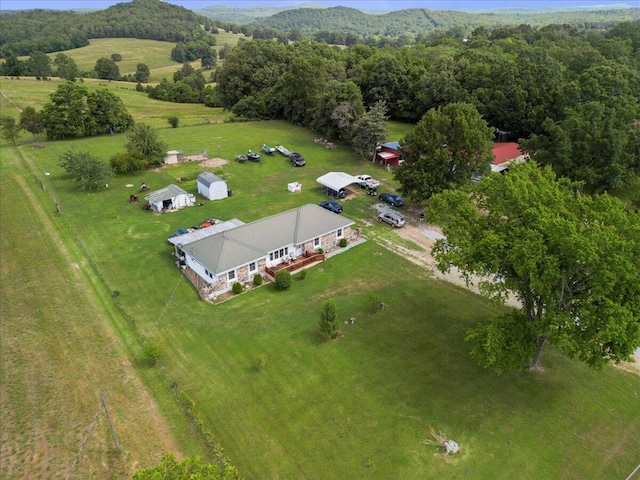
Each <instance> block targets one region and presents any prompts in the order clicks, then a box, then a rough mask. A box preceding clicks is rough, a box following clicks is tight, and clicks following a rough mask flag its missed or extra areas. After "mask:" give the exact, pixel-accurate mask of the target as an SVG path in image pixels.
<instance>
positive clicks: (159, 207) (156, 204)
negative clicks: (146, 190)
mask: <svg viewBox="0 0 640 480" xmlns="http://www.w3.org/2000/svg"><path fill="white" fill-rule="evenodd" d="M144 198H146V199H147V201H148V202H149V205H150V206H151V208H152V209H153V211H155V212H157V213H162V212H167V211H171V210H178V209H180V208H183V207H190V206H192V205H193V204H194V202H195V198H194V196H193V195H192V194H190V193H187V191H186V190H183V189H182V188H180V187H179V186H177V185H169V186H167V187H164V188H161V189H160V190H156V191H155V192H151V193H150V194H149V195H147V196H145V197H144Z"/></svg>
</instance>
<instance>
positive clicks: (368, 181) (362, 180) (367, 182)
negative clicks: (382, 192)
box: [356, 174, 380, 189]
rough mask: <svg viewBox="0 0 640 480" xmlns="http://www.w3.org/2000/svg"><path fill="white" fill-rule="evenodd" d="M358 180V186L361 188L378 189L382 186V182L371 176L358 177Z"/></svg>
mask: <svg viewBox="0 0 640 480" xmlns="http://www.w3.org/2000/svg"><path fill="white" fill-rule="evenodd" d="M356 178H357V179H358V185H360V187H361V188H369V189H376V188H378V187H379V186H380V182H379V181H378V180H375V179H373V178H371V176H370V175H366V174H363V175H356Z"/></svg>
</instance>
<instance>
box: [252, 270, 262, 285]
mask: <svg viewBox="0 0 640 480" xmlns="http://www.w3.org/2000/svg"><path fill="white" fill-rule="evenodd" d="M253 284H254V285H255V286H256V287H257V286H260V285H262V275H260V274H259V273H256V274H255V276H254V277H253Z"/></svg>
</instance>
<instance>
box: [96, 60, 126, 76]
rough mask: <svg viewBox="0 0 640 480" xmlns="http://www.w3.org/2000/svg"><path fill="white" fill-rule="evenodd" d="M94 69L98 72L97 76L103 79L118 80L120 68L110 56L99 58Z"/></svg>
mask: <svg viewBox="0 0 640 480" xmlns="http://www.w3.org/2000/svg"><path fill="white" fill-rule="evenodd" d="M94 70H95V71H96V73H97V74H98V78H102V79H104V80H118V79H119V78H120V68H118V65H116V62H114V61H113V60H111V59H110V58H99V59H98V60H97V61H96V66H95V68H94Z"/></svg>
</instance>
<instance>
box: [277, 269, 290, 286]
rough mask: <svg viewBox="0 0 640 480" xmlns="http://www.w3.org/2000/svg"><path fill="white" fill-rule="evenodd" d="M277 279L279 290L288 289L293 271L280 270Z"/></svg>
mask: <svg viewBox="0 0 640 480" xmlns="http://www.w3.org/2000/svg"><path fill="white" fill-rule="evenodd" d="M275 279H276V287H277V288H278V290H287V289H288V288H289V287H291V273H289V270H285V269H282V270H278V271H277V272H276V276H275Z"/></svg>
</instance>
